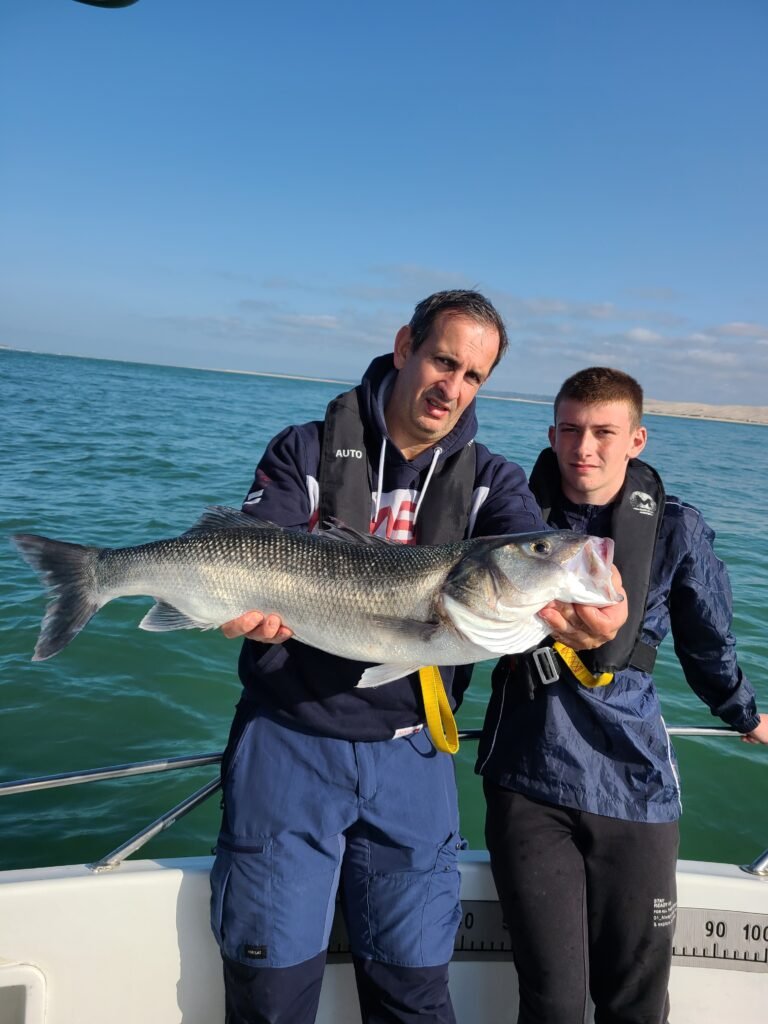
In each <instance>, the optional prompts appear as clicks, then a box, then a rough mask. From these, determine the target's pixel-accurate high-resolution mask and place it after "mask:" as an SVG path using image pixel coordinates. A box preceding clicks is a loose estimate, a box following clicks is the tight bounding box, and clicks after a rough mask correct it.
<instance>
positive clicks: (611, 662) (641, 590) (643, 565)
mask: <svg viewBox="0 0 768 1024" xmlns="http://www.w3.org/2000/svg"><path fill="white" fill-rule="evenodd" d="M529 485H530V488H531V491H532V492H533V494H534V496H535V498H536V500H537V501H538V502H539V505H540V506H541V510H542V513H543V515H544V519H545V520H546V521H547V522H549V520H550V517H551V515H552V512H553V509H558V508H559V507H560V505H561V504H562V501H563V492H562V487H561V484H560V470H559V467H558V464H557V456H556V455H555V453H554V452H553V451H552V449H551V448H546V449H544V451H542V452H541V454H540V455H539V457H538V459H537V460H536V465H535V466H534V467H533V471H532V472H531V475H530V479H529ZM664 500H665V496H664V485H663V483H662V481H661V477H660V476H659V474H658V473H657V472H656V470H655V469H654V468H653V467H652V466H649V465H648V463H646V462H642V461H641V460H640V459H630V460H629V464H628V466H627V475H626V477H625V480H624V486H623V487H622V489H621V492H620V494H619V497H618V499H617V501H616V502H615V504H614V507H613V514H612V517H611V531H610V536H611V537H612V539H613V541H614V544H615V550H614V562H615V563H616V565H617V567H618V569H619V572H620V573H621V579H622V582H623V584H624V589H625V590H626V592H627V599H628V601H629V615H628V618H627V621H626V622H625V623H624V625H623V626H622V627H621V629H620V630H619V632H618V633H617V634H616V637H615V638H614V639H613V640H610V641H608V643H606V644H604V645H603V646H602V647H599V648H597V649H596V650H594V651H583V652H581V653H580V657H581V659H582V661H583V662H584V664H585V665H586V666H587V667H588V668H589V669H590V671H591V672H593V673H595V674H596V675H597V674H599V673H603V672H611V673H612V672H616V671H618V670H619V669H622V668H627V667H629V666H630V665H631V666H633V667H634V668H637V669H640V671H642V672H651V671H652V670H653V666H654V663H655V661H656V649H655V648H654V647H652V646H651V645H650V644H647V643H645V642H644V641H643V640H642V630H643V621H644V619H645V606H646V603H647V600H648V588H649V586H650V579H651V570H652V567H653V552H654V548H655V547H656V540H657V538H658V536H659V531H660V529H661V522H662V519H663V516H664Z"/></svg>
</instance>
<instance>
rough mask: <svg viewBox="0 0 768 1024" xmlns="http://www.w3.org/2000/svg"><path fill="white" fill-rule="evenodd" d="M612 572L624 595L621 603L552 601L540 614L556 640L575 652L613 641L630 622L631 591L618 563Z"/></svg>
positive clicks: (615, 584) (612, 567) (612, 568)
mask: <svg viewBox="0 0 768 1024" xmlns="http://www.w3.org/2000/svg"><path fill="white" fill-rule="evenodd" d="M611 573H612V575H613V583H614V586H615V587H616V589H617V590H618V591H619V593H620V594H621V595H622V596H623V597H624V600H623V601H621V602H619V604H610V605H605V606H604V607H602V608H594V607H591V606H590V605H586V604H564V603H563V602H562V601H551V602H550V603H549V604H548V605H546V606H545V607H544V608H542V609H541V611H540V612H539V615H540V616H541V617H542V619H544V621H545V622H546V623H547V624H548V625H549V627H550V629H551V632H552V637H553V639H555V640H559V641H560V642H561V643H564V644H565V645H566V646H567V647H571V648H572V649H573V650H574V651H589V650H592V649H593V648H595V647H602V645H603V644H604V643H607V642H608V641H609V640H613V638H614V637H615V636H616V634H617V633H618V631H619V630H620V629H621V627H622V626H623V625H624V623H625V622H626V621H627V614H628V611H629V607H628V604H627V593H626V591H625V590H624V587H623V585H622V582H621V575H620V573H619V570H618V569H617V568H616V566H615V565H613V566H611Z"/></svg>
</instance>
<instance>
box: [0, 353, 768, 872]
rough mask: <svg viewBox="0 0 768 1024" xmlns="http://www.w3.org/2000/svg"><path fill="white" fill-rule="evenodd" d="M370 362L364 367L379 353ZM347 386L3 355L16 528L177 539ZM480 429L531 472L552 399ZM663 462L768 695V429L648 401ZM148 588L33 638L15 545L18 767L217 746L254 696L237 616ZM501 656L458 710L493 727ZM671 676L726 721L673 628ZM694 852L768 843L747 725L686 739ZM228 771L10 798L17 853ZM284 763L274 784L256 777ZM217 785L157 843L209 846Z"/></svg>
mask: <svg viewBox="0 0 768 1024" xmlns="http://www.w3.org/2000/svg"><path fill="white" fill-rule="evenodd" d="M362 369H364V367H363V366H361V370H362ZM342 390H344V385H343V384H341V383H338V382H337V383H333V382H318V381H308V380H298V379H286V378H280V377H267V376H259V375H249V374H234V373H220V372H212V371H203V370H194V369H182V368H176V367H166V366H148V365H141V364H133V363H124V362H111V361H103V360H93V359H78V358H72V357H61V356H50V355H39V354H34V353H25V352H16V351H10V350H3V351H0V413H1V419H0V423H1V426H0V466H1V467H2V473H1V476H0V534H2V535H3V537H4V538H7V537H8V536H9V535H10V534H12V533H17V532H31V533H41V534H45V535H48V536H53V537H56V538H59V539H63V540H73V541H77V542H80V543H88V544H97V545H107V546H123V545H128V544H137V543H141V542H144V541H149V540H156V539H158V538H160V537H166V536H175V535H176V534H178V533H180V532H182V531H183V530H184V529H186V528H187V527H189V526H191V525H192V524H193V523H194V522H195V520H196V519H197V518H198V516H199V514H200V512H201V511H202V509H203V508H204V507H205V506H206V505H208V504H224V505H233V506H235V507H238V506H239V505H240V503H241V501H242V499H243V496H244V495H245V493H246V492H247V490H248V489H249V487H250V484H251V481H252V479H253V470H254V467H255V464H256V462H257V460H258V457H259V455H260V453H261V451H262V450H263V448H264V446H265V444H266V442H267V441H268V440H269V438H270V437H272V436H273V435H274V434H275V433H276V432H277V431H278V430H280V429H281V428H282V427H283V426H286V425H287V424H289V423H294V422H303V421H306V420H308V419H312V418H317V417H320V416H322V413H323V410H324V408H325V406H326V404H327V403H328V401H329V400H330V399H331V398H333V397H334V396H335V395H336V394H338V393H339V392H340V391H342ZM478 417H479V420H480V431H479V439H480V440H481V441H483V442H484V443H485V444H487V445H488V446H489V447H490V448H491V449H492V450H495V451H498V452H502V453H503V454H505V455H507V456H508V457H509V458H512V459H514V460H515V461H517V462H519V463H520V464H521V465H522V466H523V467H524V468H525V469H526V470H530V468H531V466H532V464H533V461H534V459H535V456H536V454H537V453H538V451H539V449H540V448H541V447H543V446H544V445H545V444H546V437H547V427H548V425H549V423H550V422H551V409H550V407H549V405H548V404H542V403H529V402H520V401H510V400H497V399H493V398H482V399H481V400H479V401H478ZM646 423H647V426H648V428H649V433H650V440H649V444H648V447H647V449H646V452H645V455H644V458H647V460H648V461H649V462H651V463H652V464H653V465H655V466H656V467H657V469H658V470H659V471H660V472H661V474H662V476H663V478H664V481H665V484H666V488H667V492H668V493H669V494H675V495H678V496H679V497H682V498H684V499H685V500H687V501H689V502H691V503H693V504H695V505H697V506H698V507H699V508H700V509H701V511H702V512H703V513H704V515H705V517H706V519H707V521H708V522H709V523H710V525H711V526H712V527H713V528H714V529H715V530H716V531H717V541H716V550H717V553H718V554H719V556H720V557H721V558H722V559H723V560H724V561H725V562H726V563H727V565H728V567H729V570H730V575H731V580H732V584H733V590H734V597H735V601H734V633H735V635H736V637H737V640H738V646H737V650H738V653H739V658H740V663H741V665H742V667H743V669H744V671H745V672H746V673H747V675H748V676H749V677H750V678H751V680H752V681H753V683H754V685H755V687H756V689H757V692H758V699H759V702H760V705H761V706H762V709H763V710H765V711H768V682H766V680H767V679H768V654H767V653H766V641H767V640H768V632H767V631H766V626H765V622H766V607H768V534H767V532H766V527H765V511H764V509H765V504H766V500H765V499H766V483H765V481H766V471H767V470H768V457H767V456H766V444H767V443H768V429H766V428H762V427H758V426H748V425H741V424H733V423H730V424H729V423H720V422H705V421H693V420H687V419H679V418H670V417H647V419H646ZM150 604H151V601H150V599H147V598H126V599H123V600H120V601H116V602H113V603H112V604H110V605H108V606H107V607H106V608H104V609H103V610H102V611H101V612H99V614H98V615H97V616H96V617H95V618H94V619H93V620H92V622H91V623H90V624H89V625H88V627H87V628H86V630H85V631H84V632H83V633H82V634H81V635H80V636H79V637H77V638H76V640H75V641H74V642H73V643H72V644H70V646H69V647H67V648H66V649H65V650H64V651H62V652H61V653H60V654H59V655H57V656H56V657H55V658H53V659H51V660H49V661H46V662H37V663H33V662H31V661H30V656H31V653H32V650H33V648H34V644H35V640H36V637H37V634H38V629H39V624H40V619H41V615H42V612H43V609H44V606H45V599H44V596H43V592H42V590H41V587H40V584H39V583H38V580H37V578H36V576H35V574H34V573H33V572H32V570H31V569H30V568H29V567H28V566H27V565H26V564H25V563H24V562H23V561H22V560H21V559H20V558H19V556H18V554H17V553H16V552H15V550H14V549H13V548H12V547H11V546H10V544H8V543H6V542H5V540H2V542H0V782H3V781H10V780H18V779H23V778H29V777H33V776H39V775H45V774H52V773H58V772H68V771H74V770H79V769H88V768H95V767H99V766H104V765H113V764H123V763H127V762H132V761H143V760H150V759H154V758H163V757H173V756H179V755H188V754H197V753H207V752H218V751H221V750H222V749H223V747H224V744H225V742H226V737H227V731H228V728H229V723H230V720H231V717H232V712H233V709H234V705H235V703H236V701H237V699H238V695H239V690H240V687H239V683H238V680H237V674H236V663H237V654H238V648H239V644H238V643H236V642H230V641H227V640H226V639H225V638H224V637H223V636H222V635H221V634H219V633H218V632H208V633H201V632H197V631H190V632H174V633H147V632H143V631H141V630H138V629H137V628H136V625H137V623H138V622H139V620H140V619H141V617H142V616H143V614H144V612H145V611H146V610H147V608H148V607H149V606H150ZM491 665H492V662H489V663H487V664H483V665H481V666H479V667H478V668H477V669H476V671H475V674H474V678H473V682H472V686H471V687H470V689H469V691H468V694H467V697H466V699H465V702H464V704H463V706H462V708H461V710H460V713H459V725H460V727H461V728H476V727H479V726H480V725H481V723H482V719H483V712H484V707H485V704H486V701H487V697H488V688H489V678H490V668H491ZM656 680H657V684H658V688H659V691H660V693H661V700H662V704H663V710H664V715H665V719H666V721H667V724H668V725H713V724H714V725H717V724H721V723H720V722H719V720H718V719H714V718H712V716H711V714H710V712H709V710H708V708H706V707H705V706H704V705H703V704H702V703H701V702H700V701H699V700H698V698H697V697H696V696H695V694H694V693H693V692H692V691H691V690H690V689H689V688H688V686H687V685H686V683H685V680H684V679H683V677H682V673H681V671H680V669H679V666H678V663H677V661H676V659H675V656H674V652H673V650H672V643H671V641H667V642H666V643H665V644H664V645H663V647H662V651H661V655H660V658H659V662H658V664H657V671H656ZM675 747H676V750H677V753H678V757H679V761H680V770H681V777H682V786H683V806H684V813H683V818H682V821H681V828H682V847H681V856H683V857H686V858H696V859H703V860H722V861H730V862H734V863H744V862H746V861H749V860H751V859H753V858H754V857H755V856H756V855H757V854H758V853H759V852H761V851H762V850H763V849H764V848H766V847H768V748H765V747H756V746H752V745H748V744H744V743H742V742H740V741H739V740H738V739H736V738H731V737H728V738H726V739H722V740H718V739H715V738H705V739H698V738H697V739H683V738H680V739H678V740H677V741H676V742H675ZM474 759H475V744H474V743H473V742H470V741H465V742H463V743H462V748H461V750H460V752H459V754H458V756H457V758H456V768H457V775H458V780H459V788H460V794H461V810H462V828H463V832H464V834H465V835H466V837H467V838H468V839H469V841H470V845H472V846H482V845H483V838H482V821H483V797H482V791H481V788H480V784H479V780H478V778H477V777H476V776H475V775H474V773H473V765H474ZM215 775H216V768H215V767H208V768H198V769H194V770H191V771H185V772H168V773H164V774H162V775H152V776H141V777H135V778H131V779H125V780H116V781H106V782H97V783H90V784H87V785H80V786H75V787H70V788H67V789H55V790H49V791H44V792H35V793H28V794H24V795H13V796H4V797H0V869H1V868H11V867H21V866H34V865H44V864H56V863H81V862H83V861H90V860H94V859H96V858H98V857H100V856H102V855H103V854H105V853H107V852H108V851H109V850H111V849H113V848H114V847H116V846H118V845H119V844H120V843H121V842H123V841H124V840H125V839H127V838H128V837H129V836H131V835H133V834H134V833H135V832H137V831H138V830H139V829H140V828H142V827H143V826H145V825H147V824H148V823H150V822H151V821H153V820H154V819H155V818H156V817H158V816H159V815H160V814H162V813H163V812H164V811H166V810H168V809H170V808H171V807H172V806H174V805H175V804H176V803H178V802H179V801H181V800H182V799H184V798H185V797H186V796H188V795H189V794H190V793H191V792H192V791H194V790H195V789H197V788H198V787H199V786H202V785H203V784H204V783H205V782H206V781H207V780H208V779H210V778H213V777H215ZM261 782H263V783H264V784H268V780H255V784H257V785H258V784H261ZM219 813H220V812H219V806H218V799H217V798H216V797H214V798H213V799H211V800H209V801H208V802H207V803H206V804H204V805H203V806H201V807H200V808H198V809H197V810H195V811H193V812H192V813H191V814H189V815H188V816H186V817H184V818H182V819H181V820H180V821H179V822H177V824H176V825H174V827H173V828H172V829H170V830H168V831H166V832H163V833H161V834H160V835H159V836H157V837H156V838H154V839H153V840H151V842H150V843H149V844H148V845H147V846H146V847H144V849H143V850H142V851H141V854H140V856H142V857H145V856H146V857H155V858H156V857H169V856H186V855H196V854H206V853H208V852H209V851H210V849H211V846H212V845H213V843H214V841H215V837H216V832H217V827H218V817H219Z"/></svg>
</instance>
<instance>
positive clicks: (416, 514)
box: [413, 448, 443, 526]
mask: <svg viewBox="0 0 768 1024" xmlns="http://www.w3.org/2000/svg"><path fill="white" fill-rule="evenodd" d="M442 454H443V449H442V448H435V454H434V455H433V456H432V462H431V463H430V464H429V472H428V473H427V479H426V480H425V481H424V486H423V487H422V488H421V493H420V494H419V500H418V501H417V502H416V511H415V512H414V513H413V525H414V526H415V525H416V520H417V519H418V518H419V509H420V508H421V503H422V501H424V495H425V494H426V493H427V488H428V487H429V481H430V480H431V479H432V474H433V473H434V472H435V469H436V467H437V460H438V459H439V458H440V456H441V455H442Z"/></svg>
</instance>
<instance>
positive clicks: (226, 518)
mask: <svg viewBox="0 0 768 1024" xmlns="http://www.w3.org/2000/svg"><path fill="white" fill-rule="evenodd" d="M274 526H275V524H274V523H268V522H266V521H265V520H263V519H257V518H256V517H255V516H252V515H249V514H248V513H247V512H241V511H240V509H237V508H228V507H227V506H226V505H209V506H208V508H206V509H205V511H204V512H203V514H202V515H201V516H200V518H199V519H198V520H197V522H196V523H195V525H194V526H190V528H189V529H188V530H186V531H185V532H184V533H182V534H181V536H182V537H190V536H194V535H195V534H196V533H210V531H211V530H263V529H265V528H267V527H272V528H274Z"/></svg>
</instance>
